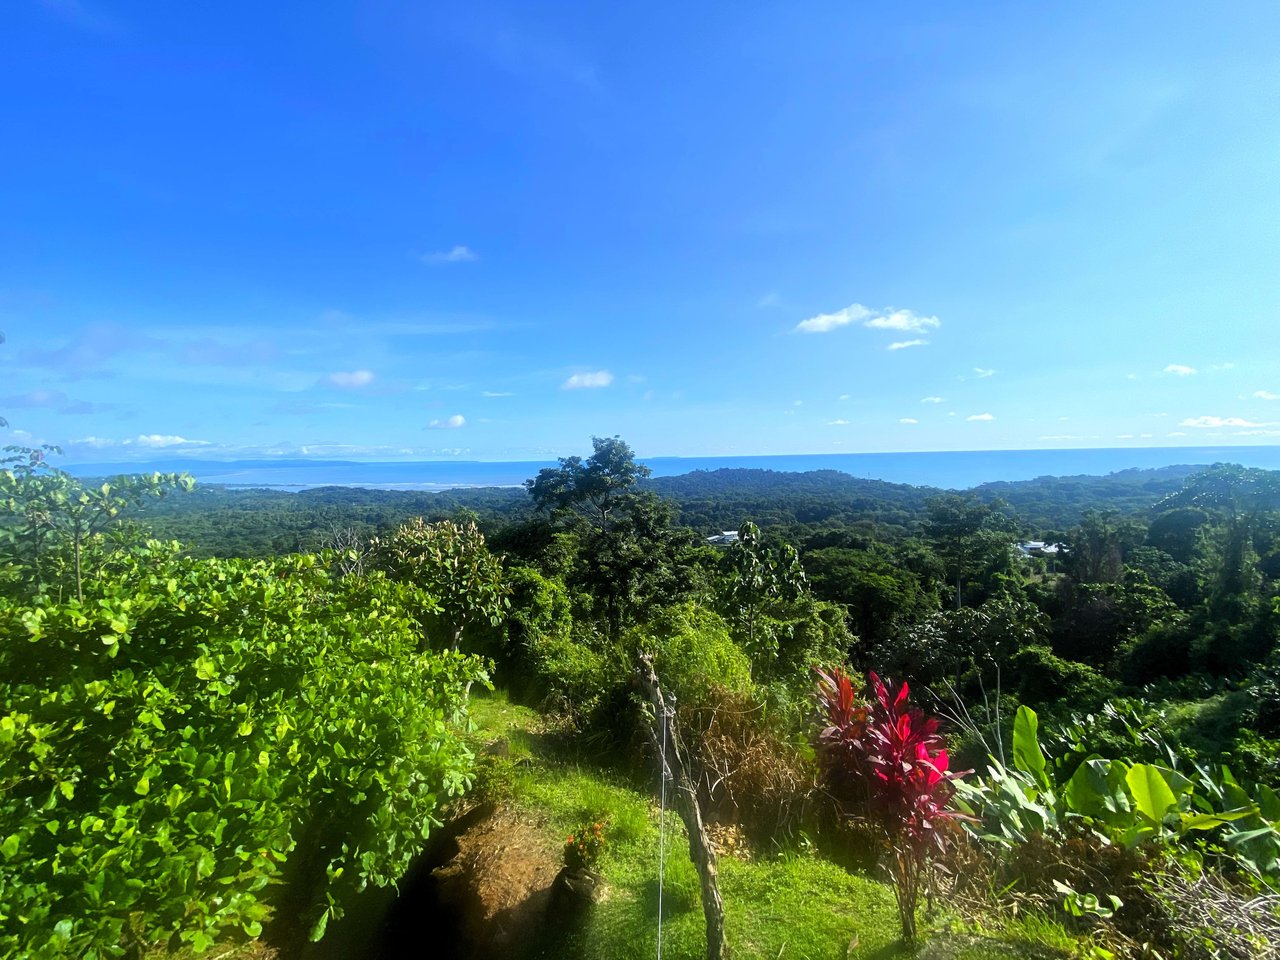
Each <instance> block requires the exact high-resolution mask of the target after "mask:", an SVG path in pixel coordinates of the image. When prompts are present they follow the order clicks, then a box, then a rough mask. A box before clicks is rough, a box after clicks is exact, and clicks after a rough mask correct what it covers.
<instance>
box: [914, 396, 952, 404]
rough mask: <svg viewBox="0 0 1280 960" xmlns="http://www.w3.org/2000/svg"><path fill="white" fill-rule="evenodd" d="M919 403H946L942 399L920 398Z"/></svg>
mask: <svg viewBox="0 0 1280 960" xmlns="http://www.w3.org/2000/svg"><path fill="white" fill-rule="evenodd" d="M920 402H921V403H946V402H947V401H946V399H945V398H943V397H921V398H920Z"/></svg>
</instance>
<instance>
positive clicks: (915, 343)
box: [888, 340, 929, 350]
mask: <svg viewBox="0 0 1280 960" xmlns="http://www.w3.org/2000/svg"><path fill="white" fill-rule="evenodd" d="M928 345H929V341H928V340H899V341H898V342H897V343H891V344H889V346H888V349H889V350H905V349H907V347H927V346H928Z"/></svg>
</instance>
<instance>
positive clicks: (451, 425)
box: [427, 413, 467, 430]
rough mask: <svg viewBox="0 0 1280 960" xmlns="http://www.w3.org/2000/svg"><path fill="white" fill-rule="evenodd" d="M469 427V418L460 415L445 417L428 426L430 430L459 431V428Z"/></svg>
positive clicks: (433, 421)
mask: <svg viewBox="0 0 1280 960" xmlns="http://www.w3.org/2000/svg"><path fill="white" fill-rule="evenodd" d="M466 425H467V418H466V417H464V416H463V415H462V414H460V413H455V414H454V415H453V416H452V417H444V418H442V419H438V420H432V421H431V422H430V423H428V424H427V429H428V430H457V429H458V428H459V427H465V426H466Z"/></svg>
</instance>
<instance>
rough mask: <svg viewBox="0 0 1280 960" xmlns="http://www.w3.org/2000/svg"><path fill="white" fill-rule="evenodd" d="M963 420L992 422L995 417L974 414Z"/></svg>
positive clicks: (986, 414) (987, 414)
mask: <svg viewBox="0 0 1280 960" xmlns="http://www.w3.org/2000/svg"><path fill="white" fill-rule="evenodd" d="M965 419H966V420H969V421H974V420H994V419H995V417H993V416H992V415H991V414H989V413H975V414H974V415H973V416H971V417H965Z"/></svg>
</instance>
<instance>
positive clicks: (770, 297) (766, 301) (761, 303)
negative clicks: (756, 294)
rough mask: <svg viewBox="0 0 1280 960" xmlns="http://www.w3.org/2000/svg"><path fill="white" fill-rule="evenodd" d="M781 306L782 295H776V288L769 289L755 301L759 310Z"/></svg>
mask: <svg viewBox="0 0 1280 960" xmlns="http://www.w3.org/2000/svg"><path fill="white" fill-rule="evenodd" d="M780 306H782V297H781V296H779V295H778V292H777V291H776V290H770V291H769V292H768V293H766V294H765V295H764V296H763V297H761V298H760V299H759V300H757V301H756V307H757V308H758V309H760V310H767V309H769V308H770V307H780Z"/></svg>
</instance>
